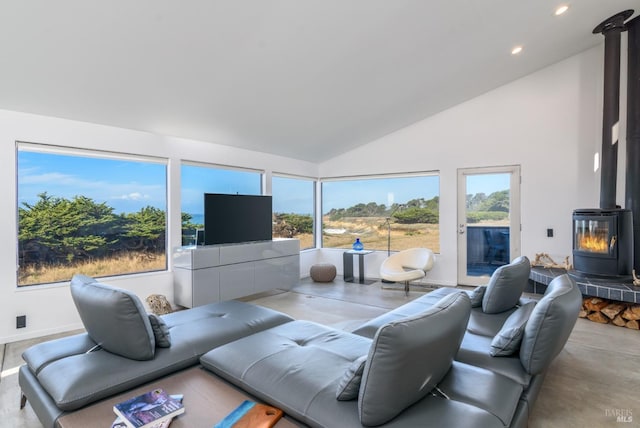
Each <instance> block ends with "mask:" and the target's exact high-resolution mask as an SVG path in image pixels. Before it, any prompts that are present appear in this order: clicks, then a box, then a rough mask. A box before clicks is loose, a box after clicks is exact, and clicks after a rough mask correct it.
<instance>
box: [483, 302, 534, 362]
mask: <svg viewBox="0 0 640 428" xmlns="http://www.w3.org/2000/svg"><path fill="white" fill-rule="evenodd" d="M535 306H536V304H535V302H529V303H527V304H525V305H522V306H520V307H519V308H518V309H517V310H516V311H515V312H514V313H512V314H511V315H509V318H507V320H506V321H505V322H504V324H503V325H502V328H501V329H500V331H499V332H498V333H497V334H496V335H495V336H494V338H493V340H492V341H491V350H490V351H489V353H490V354H491V356H492V357H506V356H509V355H513V354H514V353H516V352H517V351H519V350H520V343H521V342H522V337H523V336H524V328H525V327H526V325H527V321H528V320H529V316H530V315H531V312H533V308H534V307H535Z"/></svg>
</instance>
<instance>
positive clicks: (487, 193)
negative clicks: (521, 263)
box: [457, 166, 520, 285]
mask: <svg viewBox="0 0 640 428" xmlns="http://www.w3.org/2000/svg"><path fill="white" fill-rule="evenodd" d="M457 225H458V284H464V285H482V284H486V283H487V281H488V279H489V277H490V276H491V274H492V273H493V272H494V271H495V270H496V269H497V268H499V267H500V266H503V265H505V264H507V263H509V262H510V261H511V260H513V259H514V258H516V257H518V256H520V167H519V166H504V167H488V168H467V169H459V170H458V224H457Z"/></svg>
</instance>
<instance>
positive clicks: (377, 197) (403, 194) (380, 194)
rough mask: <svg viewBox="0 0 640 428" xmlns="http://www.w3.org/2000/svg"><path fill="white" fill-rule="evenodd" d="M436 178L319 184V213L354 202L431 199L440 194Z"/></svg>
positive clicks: (400, 201) (385, 202) (385, 179)
mask: <svg viewBox="0 0 640 428" xmlns="http://www.w3.org/2000/svg"><path fill="white" fill-rule="evenodd" d="M439 187H440V178H439V177H438V176H437V175H432V176H423V177H403V178H377V179H366V180H349V181H327V182H324V183H322V212H323V213H327V212H328V211H329V210H331V209H332V208H349V207H351V206H353V205H355V204H357V203H361V202H363V203H366V202H375V203H377V204H378V205H381V204H384V205H386V206H391V205H392V204H394V203H396V204H404V203H406V202H408V201H410V200H411V199H417V198H424V199H425V200H429V199H432V198H433V197H434V196H437V195H439V194H440V189H439Z"/></svg>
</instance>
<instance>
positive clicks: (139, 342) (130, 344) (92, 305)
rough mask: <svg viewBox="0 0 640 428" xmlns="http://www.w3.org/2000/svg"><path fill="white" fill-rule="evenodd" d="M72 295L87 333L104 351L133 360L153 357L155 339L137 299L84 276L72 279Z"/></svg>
mask: <svg viewBox="0 0 640 428" xmlns="http://www.w3.org/2000/svg"><path fill="white" fill-rule="evenodd" d="M71 296H72V297H73V302H74V303H75V305H76V308H77V309H78V313H79V314H80V319H81V320H82V323H83V324H84V328H85V329H86V330H87V333H88V334H89V336H91V339H93V341H95V342H96V343H97V344H99V345H100V346H102V348H103V349H105V350H107V351H109V352H112V353H114V354H117V355H121V356H123V357H126V358H131V359H132V360H150V359H152V358H153V356H154V353H155V349H156V343H155V338H154V336H153V330H152V329H151V323H150V322H149V317H148V316H147V313H146V311H145V309H144V306H143V305H142V302H140V299H138V296H136V295H135V294H133V293H132V292H130V291H127V290H122V289H119V288H115V287H112V286H109V285H106V284H101V283H99V282H96V280H94V279H93V278H90V277H88V276H85V275H74V276H73V278H72V279H71Z"/></svg>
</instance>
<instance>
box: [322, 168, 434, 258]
mask: <svg viewBox="0 0 640 428" xmlns="http://www.w3.org/2000/svg"><path fill="white" fill-rule="evenodd" d="M439 186H440V180H439V177H438V176H437V175H435V174H424V175H411V176H385V177H373V178H369V177H362V178H355V179H348V180H347V179H340V180H323V183H322V246H323V247H326V248H351V245H352V244H353V241H355V239H356V238H360V241H361V242H362V243H363V244H364V248H365V249H368V250H387V249H388V248H389V247H390V250H392V251H398V250H403V249H407V248H412V247H427V248H430V249H432V250H433V251H434V252H439V251H440V228H439Z"/></svg>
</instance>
